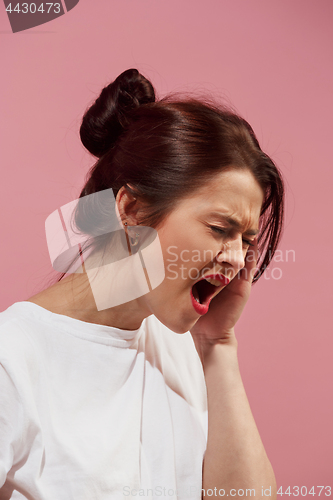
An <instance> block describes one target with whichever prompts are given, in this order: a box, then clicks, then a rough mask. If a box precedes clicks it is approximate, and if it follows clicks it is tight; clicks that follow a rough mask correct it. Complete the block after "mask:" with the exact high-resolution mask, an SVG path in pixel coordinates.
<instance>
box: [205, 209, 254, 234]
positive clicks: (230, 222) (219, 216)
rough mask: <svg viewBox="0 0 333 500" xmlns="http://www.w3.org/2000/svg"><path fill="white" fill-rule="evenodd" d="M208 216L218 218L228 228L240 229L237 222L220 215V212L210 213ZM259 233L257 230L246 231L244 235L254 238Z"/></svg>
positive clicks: (240, 225) (227, 216)
mask: <svg viewBox="0 0 333 500" xmlns="http://www.w3.org/2000/svg"><path fill="white" fill-rule="evenodd" d="M210 215H214V216H216V217H218V218H219V219H221V220H223V221H226V222H227V223H228V224H230V226H232V227H234V228H235V229H238V230H241V229H242V224H241V223H240V222H239V220H237V219H234V218H233V217H230V216H229V215H225V214H222V213H220V212H211V213H210ZM258 233H259V229H247V230H246V231H245V232H244V234H248V235H249V236H256V235H257V234H258Z"/></svg>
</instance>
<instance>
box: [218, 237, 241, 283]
mask: <svg viewBox="0 0 333 500" xmlns="http://www.w3.org/2000/svg"><path fill="white" fill-rule="evenodd" d="M216 260H217V262H218V263H219V264H222V263H223V264H224V266H225V267H226V268H229V269H230V268H232V271H233V275H232V278H233V277H234V276H236V274H237V273H238V271H240V270H241V269H242V268H243V267H244V266H245V252H244V249H243V241H242V237H241V235H240V236H239V237H237V238H235V239H233V240H230V241H228V242H227V243H225V244H224V245H223V248H222V250H221V251H220V252H219V253H218V255H217V256H216ZM229 272H230V271H229Z"/></svg>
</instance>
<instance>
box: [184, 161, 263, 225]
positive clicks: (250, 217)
mask: <svg viewBox="0 0 333 500" xmlns="http://www.w3.org/2000/svg"><path fill="white" fill-rule="evenodd" d="M263 199H264V193H263V190H262V188H261V186H260V185H259V183H258V181H257V180H256V179H255V177H254V176H253V174H252V173H251V172H250V171H249V170H246V169H243V170H240V169H239V170H236V169H230V170H228V171H224V172H220V173H218V174H217V175H216V176H215V177H213V178H212V179H210V180H209V181H207V183H205V184H204V185H203V186H202V187H200V188H199V189H198V190H196V191H195V192H194V193H193V194H192V195H191V196H190V197H189V198H187V199H186V200H184V203H182V204H181V206H183V209H184V210H185V212H186V207H187V209H188V210H189V211H191V213H192V214H193V215H194V214H196V215H198V216H200V215H205V216H206V215H208V214H210V213H212V212H220V213H222V214H224V215H225V216H227V217H232V218H233V219H235V220H238V221H239V223H240V225H241V226H246V227H249V226H250V225H251V226H252V225H257V224H258V219H259V216H260V212H261V206H262V203H263ZM180 208H181V207H180Z"/></svg>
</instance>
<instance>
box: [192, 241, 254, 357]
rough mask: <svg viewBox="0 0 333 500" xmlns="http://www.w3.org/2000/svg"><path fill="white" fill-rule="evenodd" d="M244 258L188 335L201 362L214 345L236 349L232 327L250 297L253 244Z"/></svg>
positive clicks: (252, 271) (252, 273)
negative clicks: (243, 262) (241, 267)
mask: <svg viewBox="0 0 333 500" xmlns="http://www.w3.org/2000/svg"><path fill="white" fill-rule="evenodd" d="M250 249H251V251H249V250H248V252H247V255H246V257H245V267H243V269H241V270H240V271H239V273H238V274H237V275H236V276H235V277H234V278H233V280H231V282H230V283H229V284H228V285H227V286H226V287H225V288H223V290H221V292H220V293H218V294H217V295H216V296H215V297H214V298H213V300H212V301H211V303H210V306H209V310H208V312H207V314H205V315H204V316H201V317H200V318H199V319H198V321H197V322H196V323H195V325H194V326H193V328H191V330H190V332H191V334H192V337H193V340H194V343H195V346H196V349H197V351H198V353H199V356H200V358H201V360H203V357H204V356H205V355H206V353H207V351H209V350H210V348H211V347H212V346H213V345H215V344H216V343H223V344H230V345H237V341H236V338H235V333H234V326H235V324H236V323H237V321H238V319H239V318H240V316H241V314H242V311H243V309H244V307H245V304H246V302H247V300H248V298H249V296H250V292H251V283H252V280H253V276H254V274H255V271H256V263H257V260H258V245H257V240H255V241H254V247H250Z"/></svg>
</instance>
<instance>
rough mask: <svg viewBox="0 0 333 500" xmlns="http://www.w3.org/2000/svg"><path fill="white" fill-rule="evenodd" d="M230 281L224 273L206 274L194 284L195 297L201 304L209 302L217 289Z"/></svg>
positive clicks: (193, 292)
mask: <svg viewBox="0 0 333 500" xmlns="http://www.w3.org/2000/svg"><path fill="white" fill-rule="evenodd" d="M228 283H229V279H228V278H226V277H225V276H223V274H215V275H210V276H206V277H205V278H201V280H199V281H197V282H196V283H194V285H193V286H192V294H193V297H194V298H195V300H196V301H197V302H198V303H199V304H207V303H209V301H210V299H211V298H212V297H213V295H214V294H215V293H216V291H217V290H220V289H221V287H222V286H223V285H227V284H228Z"/></svg>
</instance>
